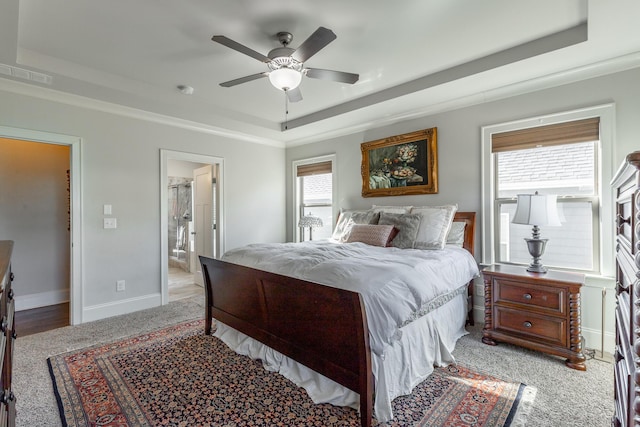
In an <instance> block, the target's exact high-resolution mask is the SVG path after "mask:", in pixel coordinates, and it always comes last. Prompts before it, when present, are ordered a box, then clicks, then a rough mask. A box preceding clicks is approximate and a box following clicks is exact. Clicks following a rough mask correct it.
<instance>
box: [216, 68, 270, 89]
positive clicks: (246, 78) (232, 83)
mask: <svg viewBox="0 0 640 427" xmlns="http://www.w3.org/2000/svg"><path fill="white" fill-rule="evenodd" d="M268 75H269V73H268V72H266V71H264V72H262V73H258V74H252V75H250V76H244V77H240V78H239V79H234V80H229V81H228V82H223V83H220V86H222V87H231V86H235V85H239V84H242V83H246V82H250V81H252V80H257V79H260V78H262V77H267V76H268Z"/></svg>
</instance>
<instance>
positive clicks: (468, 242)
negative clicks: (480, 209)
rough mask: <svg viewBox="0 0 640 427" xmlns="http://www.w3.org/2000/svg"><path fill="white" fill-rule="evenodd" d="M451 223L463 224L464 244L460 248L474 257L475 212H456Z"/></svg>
mask: <svg viewBox="0 0 640 427" xmlns="http://www.w3.org/2000/svg"><path fill="white" fill-rule="evenodd" d="M453 222H464V223H465V227H464V243H463V244H462V247H463V248H465V249H466V250H468V251H469V252H471V255H474V252H473V251H474V241H475V235H476V213H475V212H456V215H455V216H454V217H453Z"/></svg>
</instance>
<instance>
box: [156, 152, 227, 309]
mask: <svg viewBox="0 0 640 427" xmlns="http://www.w3.org/2000/svg"><path fill="white" fill-rule="evenodd" d="M169 160H182V161H187V162H193V163H204V164H210V165H218V213H219V217H218V218H217V220H218V221H217V227H216V228H217V233H218V235H217V237H218V241H219V242H220V243H219V244H220V251H219V252H218V254H222V253H224V247H225V238H224V185H223V183H224V159H223V158H221V157H215V156H209V155H206V154H196V153H187V152H182V151H173V150H165V149H160V282H161V286H162V289H161V301H162V305H165V304H168V303H169V262H168V259H169V231H168V228H169V221H168V219H167V218H168V215H169V206H168V202H169V197H168V195H167V186H168V185H169V179H168V176H167V172H168V171H167V170H168V161H169Z"/></svg>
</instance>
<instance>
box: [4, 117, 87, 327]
mask: <svg viewBox="0 0 640 427" xmlns="http://www.w3.org/2000/svg"><path fill="white" fill-rule="evenodd" d="M0 138H6V139H8V140H11V141H13V142H14V144H17V146H18V147H19V146H20V144H24V146H25V147H26V146H28V145H30V146H32V147H36V150H37V147H38V146H40V147H42V148H43V150H46V149H49V151H50V149H52V148H56V146H57V147H59V148H60V149H62V153H63V154H62V156H63V157H64V158H65V159H66V160H64V163H65V165H66V170H64V169H63V172H64V173H65V175H66V176H65V177H63V178H62V181H63V184H62V193H63V196H62V198H63V200H62V201H60V203H61V204H62V206H63V208H64V214H65V215H64V216H65V218H64V220H63V221H62V222H63V223H64V224H62V227H63V228H64V230H63V234H64V238H63V239H58V238H55V236H54V240H52V244H53V245H55V246H56V247H58V251H59V252H60V251H61V252H64V253H65V254H66V255H65V258H64V260H58V265H59V268H60V276H61V277H62V276H64V277H63V278H62V279H61V281H59V284H58V286H57V287H56V288H55V289H53V288H52V289H51V290H44V291H43V290H40V289H29V290H27V289H26V287H25V288H23V291H22V293H18V294H17V295H16V310H17V311H18V310H20V311H23V310H29V309H35V308H38V307H44V306H50V305H56V304H60V303H63V304H66V303H67V302H68V305H66V307H68V308H66V310H67V312H68V314H69V315H68V322H67V323H71V324H72V325H77V324H80V323H82V311H83V307H82V298H81V296H82V281H81V277H82V264H81V262H80V260H81V253H82V240H81V237H82V236H81V232H80V231H81V229H82V228H81V217H80V215H79V214H78V213H79V212H80V206H81V191H80V184H81V182H80V177H81V173H80V147H81V139H80V138H78V137H73V136H68V135H61V134H53V133H48V132H41V131H33V130H28V129H19V128H11V127H4V126H0ZM34 143H41V144H42V145H39V144H34ZM43 155H45V156H49V155H50V153H46V154H43ZM14 166H15V164H14ZM7 182H8V181H5V183H7ZM20 184H22V182H20ZM25 191H26V190H25ZM35 196H37V197H36V199H41V200H44V199H42V197H43V196H46V197H49V196H50V191H45V193H44V194H35ZM34 203H39V201H38V200H36V201H35V202H34ZM47 203H53V202H51V201H50V202H47ZM37 206H38V205H35V207H34V208H33V209H30V211H29V214H30V215H37V214H38V213H39V212H40V210H41V209H40V208H38V207H37ZM43 209H44V208H43ZM40 213H41V214H42V216H45V217H46V218H47V220H49V219H51V217H52V215H55V214H53V213H51V212H48V211H47V212H44V211H42V212H40ZM3 217H4V215H3ZM22 219H24V218H21V220H22ZM12 227H14V225H12ZM32 228H35V227H32ZM56 228H57V227H56ZM12 230H13V228H12ZM54 234H55V233H54ZM58 235H59V233H58ZM6 236H9V237H11V239H12V240H16V241H17V244H18V247H17V249H16V250H15V251H14V258H13V259H12V261H13V262H14V266H15V267H18V268H19V264H21V262H20V260H19V257H25V258H26V259H27V262H26V263H24V265H27V266H29V265H30V263H31V261H30V260H31V259H33V257H39V256H40V255H39V252H38V251H39V250H40V249H41V247H42V246H43V245H42V244H41V243H40V242H41V240H40V241H39V243H38V245H37V246H36V247H35V249H34V248H32V249H28V250H27V251H26V252H24V253H23V254H20V253H19V251H18V249H19V250H23V249H26V248H28V243H29V240H30V238H29V236H28V235H18V236H15V237H13V236H11V235H10V234H5V238H6ZM39 237H41V235H39ZM20 242H22V244H20ZM56 242H57V243H56ZM49 252H51V251H49ZM16 257H18V258H16ZM31 270H33V269H31ZM32 272H33V271H26V270H23V274H16V277H17V280H20V278H23V279H27V273H29V274H31V273H32ZM34 273H35V272H34ZM32 280H33V278H31V280H30V281H32ZM39 282H40V283H46V282H47V281H46V280H45V281H39Z"/></svg>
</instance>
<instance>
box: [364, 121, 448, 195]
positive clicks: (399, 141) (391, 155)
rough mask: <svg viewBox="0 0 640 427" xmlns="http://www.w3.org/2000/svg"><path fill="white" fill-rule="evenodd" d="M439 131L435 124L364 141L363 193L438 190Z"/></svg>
mask: <svg viewBox="0 0 640 427" xmlns="http://www.w3.org/2000/svg"><path fill="white" fill-rule="evenodd" d="M437 135H438V132H437V128H435V127H434V128H429V129H424V130H419V131H416V132H410V133H405V134H403V135H396V136H391V137H388V138H383V139H379V140H376V141H370V142H365V143H363V144H361V145H360V149H361V150H362V166H361V172H362V197H378V196H405V195H410V194H436V193H437V192H438V145H437V143H438V141H437V139H438V137H437Z"/></svg>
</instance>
